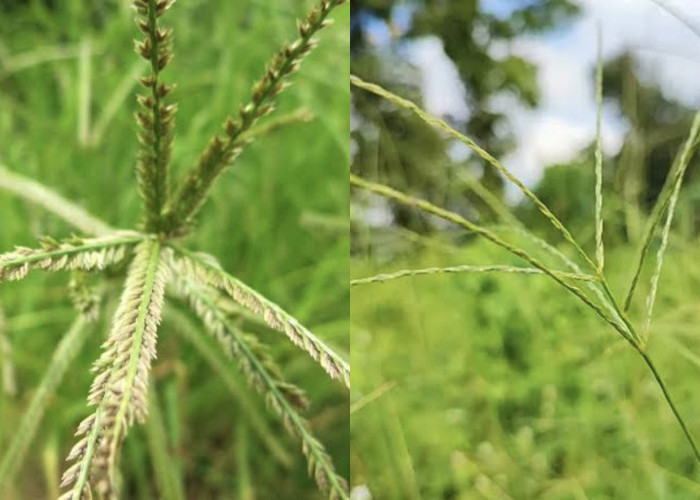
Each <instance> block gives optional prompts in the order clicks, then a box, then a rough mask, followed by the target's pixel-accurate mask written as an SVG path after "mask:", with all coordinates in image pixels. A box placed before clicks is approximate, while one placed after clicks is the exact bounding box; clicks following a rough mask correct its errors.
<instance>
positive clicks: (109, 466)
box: [61, 240, 169, 500]
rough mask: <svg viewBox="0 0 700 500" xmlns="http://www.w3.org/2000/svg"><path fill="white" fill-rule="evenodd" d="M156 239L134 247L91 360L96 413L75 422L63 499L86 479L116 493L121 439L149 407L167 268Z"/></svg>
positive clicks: (82, 489) (73, 495) (80, 490)
mask: <svg viewBox="0 0 700 500" xmlns="http://www.w3.org/2000/svg"><path fill="white" fill-rule="evenodd" d="M167 252H168V250H167V249H165V250H161V247H160V243H159V242H158V241H156V240H148V241H145V242H144V243H142V244H141V245H140V246H139V247H138V248H137V250H136V257H135V258H134V261H133V262H132V264H131V267H130V269H129V274H128V277H127V280H126V284H125V287H124V292H123V293H122V297H121V300H120V303H119V306H118V308H117V310H116V312H115V315H114V320H113V322H112V328H111V331H110V334H109V337H108V339H107V341H106V342H105V343H104V344H103V352H102V355H101V356H100V358H99V359H98V360H97V361H96V362H95V365H94V367H93V371H94V372H95V373H96V376H95V379H94V381H93V383H92V386H91V387H90V393H89V395H88V403H89V405H91V406H96V410H95V413H94V414H92V415H90V416H89V417H87V418H86V419H85V420H83V421H82V422H81V423H80V425H79V426H78V431H77V432H76V436H80V440H79V441H78V443H77V444H76V445H75V446H74V447H73V449H72V450H71V451H70V453H69V455H68V458H67V461H68V462H73V464H72V465H71V466H70V467H68V469H66V471H65V472H64V474H63V477H62V481H61V487H62V488H68V491H66V493H64V494H63V495H62V497H61V499H62V500H63V499H66V500H67V499H69V498H70V499H77V498H81V497H80V496H77V495H81V494H87V493H86V492H87V491H88V488H89V486H88V481H89V483H90V484H92V485H93V486H94V487H95V488H96V489H97V491H98V492H100V494H101V495H103V497H105V498H113V497H114V496H115V480H114V475H115V474H114V473H115V469H116V462H117V455H118V452H119V448H120V445H121V442H122V441H123V439H124V437H125V436H126V432H127V430H128V427H129V426H131V425H132V424H133V422H134V420H137V421H140V422H142V421H143V420H144V419H145V416H146V413H147V408H148V399H147V397H148V375H149V372H150V367H151V362H152V360H153V359H154V358H155V355H156V350H155V345H156V333H157V328H158V325H159V324H160V319H161V314H162V308H163V299H164V290H165V285H166V283H167V281H168V279H169V268H168V266H167V265H165V259H164V258H162V254H164V253H167Z"/></svg>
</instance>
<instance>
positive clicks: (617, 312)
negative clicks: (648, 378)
mask: <svg viewBox="0 0 700 500" xmlns="http://www.w3.org/2000/svg"><path fill="white" fill-rule="evenodd" d="M600 54H601V48H600V42H599V48H598V63H597V69H596V100H597V125H596V151H595V156H596V161H595V170H596V186H595V205H596V207H595V225H596V260H597V262H598V264H597V265H595V264H594V263H593V261H592V260H591V259H590V258H589V257H588V256H587V255H586V253H585V252H584V250H583V249H582V248H581V247H580V246H578V245H577V244H576V242H575V241H574V240H573V238H572V237H571V235H570V233H569V231H568V230H567V229H566V228H564V227H563V226H562V225H561V223H560V222H559V221H558V219H556V217H554V215H552V214H551V212H550V211H549V209H548V208H547V207H546V206H544V204H543V203H542V202H541V201H540V200H538V199H537V198H536V197H535V195H534V194H532V193H531V192H529V190H527V188H525V187H524V186H523V185H522V183H520V181H518V180H517V179H515V178H514V177H513V176H512V174H510V173H509V172H508V171H507V170H506V169H505V167H503V166H502V165H500V163H499V162H498V161H497V160H496V159H495V158H493V156H491V155H490V154H489V153H487V152H486V151H484V150H483V149H481V148H480V147H479V146H477V145H476V144H475V143H474V142H473V141H472V140H471V139H469V138H468V137H465V136H463V135H462V134H460V133H459V132H457V131H455V130H454V129H452V128H451V127H449V125H447V124H446V123H444V122H442V121H441V120H438V119H437V118H434V117H432V116H430V115H429V114H427V113H426V112H424V111H423V110H422V109H420V108H419V107H418V106H416V105H415V104H414V103H412V102H410V101H406V100H405V99H402V98H400V97H398V96H396V95H394V94H393V93H391V92H389V91H387V90H386V89H383V88H382V87H380V86H377V85H374V84H370V83H367V82H364V81H362V80H360V79H359V78H357V77H354V76H351V83H352V84H353V85H356V86H358V87H360V88H363V89H366V90H368V91H370V92H373V93H374V94H376V95H378V96H380V97H383V98H385V99H387V100H388V101H390V102H392V103H394V104H396V105H398V106H400V107H403V108H405V109H408V110H410V111H411V112H413V113H414V114H416V115H417V116H418V117H419V118H420V119H422V120H423V121H424V122H425V123H427V124H429V125H432V126H434V127H437V128H438V129H440V130H443V131H445V132H446V133H448V134H449V135H450V136H452V137H454V138H456V139H459V140H460V141H462V142H464V143H465V144H467V145H468V146H469V147H470V148H471V149H472V150H473V151H475V152H476V153H477V154H478V155H479V156H480V157H481V158H483V159H484V160H486V161H488V162H489V163H490V164H491V165H493V166H494V167H496V168H497V169H498V170H499V171H501V172H502V173H503V174H504V175H505V176H506V177H507V178H508V179H509V180H511V181H512V182H513V183H514V184H516V185H517V186H518V187H521V190H522V191H523V193H524V194H525V195H526V196H527V197H528V198H530V199H531V200H532V201H533V202H534V203H535V204H536V205H537V206H538V207H539V208H540V211H541V212H542V213H543V214H544V215H545V217H547V219H549V221H550V222H551V223H552V224H553V225H554V226H555V227H557V228H559V229H560V232H561V233H562V234H563V235H564V236H565V239H567V241H569V242H570V243H572V244H573V246H574V247H575V248H576V250H577V251H578V253H579V254H581V255H582V256H583V257H584V259H585V260H586V262H588V263H589V264H590V265H591V267H592V268H593V269H594V270H596V276H595V279H593V280H588V281H586V282H585V283H586V286H587V287H588V289H589V290H591V291H592V292H594V295H595V297H596V298H597V302H596V301H593V300H592V299H591V298H590V297H589V296H588V295H586V294H585V293H583V292H582V290H581V289H579V288H578V287H576V286H574V285H573V284H571V283H570V280H571V281H572V280H573V279H574V278H575V276H571V275H569V276H566V277H565V276H563V275H561V274H558V273H557V272H555V270H553V269H550V268H549V267H548V266H546V265H545V264H543V263H542V262H540V261H539V260H537V259H535V258H534V257H533V256H531V255H530V254H528V253H527V252H526V251H524V250H523V249H521V248H519V247H517V246H514V245H512V244H510V243H508V242H507V241H505V240H503V239H502V238H501V237H499V236H498V235H497V234H495V233H493V232H492V231H490V230H488V229H486V228H484V227H481V226H479V225H477V224H475V223H473V222H470V221H468V220H467V219H465V218H464V217H462V216H461V215H459V214H457V213H454V212H451V211H449V210H446V209H443V208H440V207H438V206H436V205H433V204H432V203H429V202H427V201H425V200H421V199H418V198H414V197H411V196H409V195H407V194H405V193H402V192H400V191H397V190H395V189H393V188H391V187H388V186H385V185H382V184H377V183H374V182H370V181H367V180H365V179H362V178H360V177H358V176H356V175H354V174H350V183H351V185H354V186H356V187H359V188H362V189H365V190H368V191H371V192H373V193H375V194H377V195H380V196H382V197H384V198H387V199H390V200H392V201H394V202H396V203H399V204H401V205H404V206H407V207H411V208H415V209H418V210H421V211H423V212H425V213H427V214H431V215H434V216H437V217H440V218H442V219H444V220H446V221H449V222H452V223H454V224H456V225H458V226H461V227H462V228H464V229H466V230H468V231H471V232H473V233H475V234H477V235H479V236H481V237H483V238H485V239H487V240H489V241H491V242H492V243H494V244H496V245H498V246H500V247H501V248H503V249H505V250H507V251H508V252H510V253H511V254H513V255H515V256H517V257H520V258H522V259H524V260H525V261H527V262H528V263H530V265H532V266H533V267H534V268H536V269H537V270H540V271H542V272H543V273H544V274H546V275H547V276H549V277H550V278H552V279H553V280H554V281H556V282H557V283H559V284H560V285H562V286H564V287H565V288H566V289H567V290H569V291H570V292H571V293H573V294H574V295H575V296H576V297H578V298H579V299H580V300H581V301H582V302H583V303H585V304H586V305H587V306H588V307H589V308H590V309H592V310H593V311H594V312H595V313H596V314H597V315H598V316H599V317H601V318H602V319H603V320H605V321H606V322H607V323H608V324H609V325H610V326H612V327H613V328H614V329H615V330H616V331H617V332H618V333H619V334H620V335H621V336H622V337H623V338H624V339H625V340H627V342H628V343H629V344H630V345H631V346H632V347H633V348H634V349H635V351H636V352H637V353H638V354H639V355H640V356H641V357H642V359H643V360H644V362H645V364H646V365H647V367H648V369H649V370H650V371H651V373H652V375H653V377H654V379H655V380H656V382H657V385H658V386H659V388H660V389H661V392H662V393H663V396H664V399H665V400H666V403H667V404H668V406H669V408H670V409H671V411H672V412H673V414H674V416H675V418H676V420H677V422H678V423H679V425H680V427H681V429H682V430H683V433H684V435H685V438H686V440H687V441H688V443H689V444H690V446H691V448H692V450H693V453H694V455H695V458H696V459H697V460H698V462H700V450H698V447H697V446H696V444H695V440H694V438H693V436H692V434H691V433H690V431H689V429H688V426H687V424H686V421H685V420H684V418H683V417H682V415H681V414H680V412H679V411H678V408H677V406H676V404H675V403H674V401H673V399H672V398H671V395H670V393H669V391H668V388H667V387H666V384H665V383H664V381H663V379H662V377H661V375H660V373H659V372H658V370H657V368H656V366H655V365H654V363H653V361H652V359H651V358H650V356H649V354H648V353H647V352H646V336H647V335H648V322H649V321H650V318H651V314H652V311H653V305H654V299H655V296H656V289H657V286H658V279H659V276H660V271H661V266H662V262H663V255H664V252H665V249H666V246H667V244H668V238H669V233H670V227H671V222H672V218H673V213H674V211H675V205H676V202H677V200H678V196H679V192H680V188H681V184H682V182H683V177H684V174H685V172H686V169H687V167H688V164H689V162H690V159H691V157H692V155H693V153H694V151H695V149H696V148H697V146H698V143H699V142H700V141H699V140H698V136H699V135H700V112H699V113H698V114H696V116H695V119H694V120H693V124H692V127H691V130H690V134H689V136H688V138H687V140H686V142H685V144H684V146H683V149H682V152H681V154H680V156H679V159H678V162H677V164H676V165H674V167H673V168H672V169H671V172H670V173H669V177H668V179H667V182H666V184H665V187H664V189H663V190H662V193H661V195H660V197H659V200H658V201H657V205H656V207H655V209H654V212H653V216H652V219H651V222H650V225H649V228H648V230H647V235H646V237H645V240H644V243H643V245H642V249H641V252H640V257H639V260H638V265H637V268H636V269H635V275H634V277H633V280H632V283H631V285H630V289H629V291H628V294H627V297H626V300H625V305H624V309H622V308H620V306H619V305H618V303H617V299H616V297H615V295H614V294H613V292H612V290H611V288H610V286H609V285H608V283H607V281H606V279H605V277H604V275H603V267H604V248H603V220H602V145H601V127H600V122H601V115H602V64H601V55H600ZM669 180H670V181H671V182H669ZM664 213H666V220H665V224H664V228H663V232H662V238H661V245H660V248H659V251H658V253H657V261H656V268H655V270H654V273H653V275H652V282H651V290H650V294H649V297H648V299H647V308H646V318H645V320H644V325H643V330H642V334H641V335H640V333H639V332H638V330H637V329H636V328H635V327H634V326H633V325H632V323H631V322H630V320H629V318H628V317H627V315H626V312H627V310H628V309H629V304H630V301H631V298H632V296H633V294H634V289H635V286H636V283H637V280H638V278H639V275H640V273H641V268H642V265H643V262H644V258H645V255H646V253H647V250H648V248H649V245H650V242H651V239H652V236H653V234H654V230H655V228H656V226H657V225H658V224H659V223H660V221H661V218H662V217H663V214H664ZM513 229H514V230H515V231H516V232H517V233H518V234H521V235H522V236H525V237H527V238H528V239H530V240H531V241H533V242H534V243H536V244H537V245H538V246H540V247H542V248H544V249H546V250H547V252H548V253H550V254H551V255H554V256H557V257H560V258H561V260H562V261H563V262H564V263H565V264H566V265H567V267H569V268H570V269H571V270H572V271H573V272H574V273H575V274H579V275H580V274H581V273H580V270H579V268H578V266H577V265H576V264H575V263H573V262H572V261H571V260H570V259H568V258H567V257H566V256H565V255H564V254H563V253H561V252H559V251H558V250H556V248H554V247H553V246H551V245H550V244H548V243H547V242H545V241H543V240H541V239H539V238H537V237H535V236H533V235H532V234H531V233H530V232H529V231H527V230H526V229H523V228H521V227H520V225H519V224H515V225H514V227H513ZM448 269H449V268H448ZM454 269H455V272H457V271H456V269H457V268H454ZM525 269H527V268H525ZM435 272H444V269H442V270H441V269H437V270H436V269H429V270H408V271H403V272H399V273H396V274H395V275H388V278H387V279H392V278H394V277H400V276H403V275H415V274H419V273H421V274H431V273H435ZM510 272H514V271H512V270H511V271H510ZM382 279H383V278H382V277H381V276H380V277H372V278H369V279H368V280H365V281H364V282H369V281H381V280H382Z"/></svg>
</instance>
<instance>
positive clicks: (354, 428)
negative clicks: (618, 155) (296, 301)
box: [351, 186, 700, 500]
mask: <svg viewBox="0 0 700 500" xmlns="http://www.w3.org/2000/svg"><path fill="white" fill-rule="evenodd" d="M581 189H584V188H583V187H581ZM590 190H591V191H590V192H591V197H590V203H591V204H592V203H593V197H592V193H593V188H592V186H590ZM606 194H609V195H612V193H606ZM592 227H593V226H592V221H591V227H590V229H591V231H585V232H586V233H587V234H590V235H591V236H590V239H588V240H586V241H584V244H586V247H587V248H590V247H591V245H592V241H590V240H592V233H593V231H592ZM382 233H384V234H383V235H382ZM450 233H451V232H450V231H446V232H443V234H442V235H436V236H432V237H421V238H413V239H412V242H411V243H409V242H408V241H407V239H406V238H404V237H403V236H401V235H397V234H395V233H394V234H391V233H390V234H386V232H385V231H380V230H374V236H375V237H376V238H377V240H378V241H382V245H383V248H384V249H385V252H384V254H382V253H381V252H379V251H375V252H369V253H365V254H362V255H360V254H358V256H356V257H355V258H354V259H353V261H352V275H353V277H357V278H359V277H364V276H369V275H373V274H376V273H380V272H390V271H395V270H398V269H404V268H421V267H430V266H449V265H459V264H465V263H468V264H474V265H480V264H493V263H503V264H510V265H522V263H521V262H518V260H517V259H514V258H513V257H512V256H509V255H507V254H505V253H504V252H503V251H502V250H500V249H498V248H496V247H495V246H493V245H490V244H489V243H487V242H482V241H479V240H475V239H474V238H468V239H467V238H464V239H460V238H457V237H456V236H455V235H454V234H450ZM455 241H456V242H458V243H455ZM697 245H698V242H697V239H696V238H692V239H685V238H683V237H682V236H681V235H680V234H676V237H675V238H672V243H671V245H670V248H669V250H668V252H667V255H666V258H665V260H664V272H662V275H661V281H660V284H659V297H658V300H657V304H656V309H655V316H654V320H653V323H652V330H651V340H650V344H649V352H650V353H651V355H652V357H654V359H656V360H657V361H656V363H657V366H658V368H659V370H660V372H661V374H662V376H664V377H665V380H666V383H667V385H668V386H669V389H670V391H671V393H672V395H673V397H674V398H675V400H676V403H677V405H678V406H679V408H680V411H681V412H682V414H683V415H684V416H685V418H686V421H687V423H688V425H689V427H690V429H691V432H693V433H694V434H695V435H696V436H697V435H698V433H700V421H699V420H698V417H697V416H698V414H699V412H700V396H699V395H698V391H697V380H698V375H699V374H700V359H699V358H698V356H697V352H699V350H700V335H699V334H698V324H700V307H698V304H699V300H700V268H698V266H697ZM388 249H393V254H392V253H391V251H390V250H388ZM652 252H655V248H652ZM634 255H636V254H635V248H633V247H631V246H626V245H618V246H614V247H612V248H611V249H610V251H609V253H608V255H607V257H606V274H607V275H608V276H609V279H610V281H611V285H612V287H613V290H614V292H615V293H616V294H617V295H618V296H619V295H622V294H623V292H624V291H626V285H627V283H628V282H629V279H630V275H631V273H632V265H633V261H634V259H633V256H634ZM652 255H654V254H653V253H652ZM645 276H646V278H644V277H645ZM643 280H644V281H646V280H648V270H647V272H645V274H643ZM562 290H563V289H561V288H560V287H558V286H556V284H555V283H553V282H552V281H551V280H550V279H547V278H545V277H542V276H517V275H515V276H514V275H494V274H490V275H487V274H461V275H442V276H439V275H438V276H428V277H415V278H407V279H401V280H396V281H394V282H388V283H383V284H374V285H368V286H358V287H356V288H353V290H352V292H351V318H352V322H353V326H352V332H353V333H352V360H351V361H352V366H353V389H352V398H351V401H352V405H351V412H352V413H351V440H352V450H351V464H352V484H353V485H355V486H356V487H357V486H359V485H366V486H368V487H369V489H370V491H371V492H372V493H373V495H374V498H387V499H388V498H392V499H394V498H396V499H399V498H401V499H404V498H406V499H417V498H426V499H562V500H563V499H567V500H568V499H576V500H578V499H693V498H698V497H699V496H700V469H699V468H698V465H697V463H696V462H695V458H694V455H693V453H692V450H691V448H690V447H689V445H688V443H687V441H686V440H685V438H684V436H683V434H682V432H681V430H680V428H679V426H678V424H677V422H676V421H675V419H674V417H673V414H672V413H671V411H670V409H669V408H668V406H667V405H666V404H665V402H664V401H663V397H662V394H661V391H660V390H659V387H658V386H657V385H656V384H655V382H654V380H653V378H652V376H651V374H650V373H649V372H648V370H647V368H646V367H645V366H644V363H643V362H642V360H641V359H639V357H638V356H637V355H636V353H635V352H633V350H632V349H630V348H629V346H628V345H627V343H626V342H624V341H623V340H621V338H620V337H619V336H618V335H617V334H616V333H614V332H613V331H612V330H611V328H610V327H609V326H608V325H606V324H605V323H603V322H602V321H601V320H599V319H598V318H597V317H596V316H595V315H593V314H592V313H591V312H590V311H589V310H588V309H586V308H584V307H582V306H581V305H579V303H578V301H577V300H575V298H574V297H573V296H572V295H570V294H567V293H565V292H563V291H562ZM646 291H647V290H646V288H642V289H641V290H640V291H639V292H638V295H637V300H636V301H635V307H634V308H633V311H632V313H633V318H634V319H635V322H636V321H637V320H638V319H639V318H641V313H640V311H641V309H642V307H643V303H644V297H645V295H646Z"/></svg>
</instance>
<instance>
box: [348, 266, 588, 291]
mask: <svg viewBox="0 0 700 500" xmlns="http://www.w3.org/2000/svg"><path fill="white" fill-rule="evenodd" d="M490 272H497V273H510V274H540V275H543V274H545V273H544V271H542V270H541V269H537V268H535V267H517V266H502V265H493V266H470V265H464V266H451V267H427V268H423V269H402V270H400V271H395V272H392V273H382V274H377V275H375V276H368V277H366V278H358V279H354V280H351V281H350V286H351V287H353V286H360V285H369V284H372V283H384V282H386V281H392V280H395V279H401V278H408V277H415V276H430V275H434V274H461V273H490ZM552 273H553V274H556V275H557V276H559V277H560V278H562V279H570V280H579V281H598V277H597V276H591V275H586V274H574V273H567V272H562V271H552Z"/></svg>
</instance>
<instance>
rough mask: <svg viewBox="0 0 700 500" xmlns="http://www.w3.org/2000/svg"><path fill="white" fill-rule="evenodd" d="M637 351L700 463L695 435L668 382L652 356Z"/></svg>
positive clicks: (640, 350)
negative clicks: (681, 412) (678, 406)
mask: <svg viewBox="0 0 700 500" xmlns="http://www.w3.org/2000/svg"><path fill="white" fill-rule="evenodd" d="M637 352H638V353H639V354H640V355H641V356H642V358H644V362H645V363H646V365H647V367H649V370H651V373H652V374H653V375H654V378H655V379H656V382H657V383H658V384H659V387H660V388H661V392H662V393H663V395H664V399H666V403H668V406H669V407H670V408H671V411H672V412H673V415H674V416H675V417H676V420H677V421H678V423H679V424H680V426H681V429H682V430H683V434H684V435H685V438H686V440H687V441H688V443H689V444H690V446H691V448H692V449H693V453H694V454H695V459H696V460H697V461H698V463H700V450H698V447H697V445H696V444H695V439H693V435H692V434H691V433H690V430H689V429H688V426H687V425H686V423H685V420H684V419H683V417H682V416H681V414H680V412H679V411H678V408H676V405H675V403H674V402H673V399H671V394H670V393H669V392H668V389H667V388H666V384H665V383H664V381H663V379H662V378H661V375H660V374H659V372H658V370H657V369H656V366H655V365H654V363H653V362H652V360H651V358H650V357H649V355H648V354H647V353H646V352H644V350H643V349H637Z"/></svg>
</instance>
